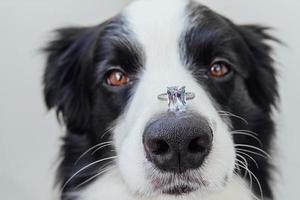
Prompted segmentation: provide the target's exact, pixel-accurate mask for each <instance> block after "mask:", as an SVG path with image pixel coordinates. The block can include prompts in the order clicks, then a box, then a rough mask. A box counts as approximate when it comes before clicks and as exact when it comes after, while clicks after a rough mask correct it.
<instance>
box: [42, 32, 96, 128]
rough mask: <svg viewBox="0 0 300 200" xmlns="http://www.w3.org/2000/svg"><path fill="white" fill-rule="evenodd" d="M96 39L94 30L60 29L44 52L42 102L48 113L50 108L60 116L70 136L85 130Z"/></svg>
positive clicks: (89, 106)
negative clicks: (44, 67) (43, 100)
mask: <svg viewBox="0 0 300 200" xmlns="http://www.w3.org/2000/svg"><path fill="white" fill-rule="evenodd" d="M98 35H99V34H98V27H92V28H65V29H60V30H57V31H56V38H55V39H54V40H53V41H51V42H50V43H49V44H48V46H47V47H46V48H45V52H46V54H47V62H46V69H45V73H44V96H45V102H46V104H47V107H48V109H51V108H53V107H54V108H55V109H56V111H57V113H58V114H60V113H61V114H62V116H63V120H64V123H65V124H66V126H67V128H68V130H70V131H72V132H74V133H82V132H84V131H86V129H87V128H88V127H89V125H88V123H89V121H90V120H89V118H90V110H91V99H92V98H91V95H92V92H91V91H92V90H91V87H92V80H93V78H94V77H92V74H93V73H92V71H93V70H94V54H95V48H96V46H97V37H98Z"/></svg>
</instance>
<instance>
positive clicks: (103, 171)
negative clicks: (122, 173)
mask: <svg viewBox="0 0 300 200" xmlns="http://www.w3.org/2000/svg"><path fill="white" fill-rule="evenodd" d="M111 163H113V162H110V164H111ZM110 164H108V165H110ZM114 168H116V166H113V167H108V168H107V167H106V166H105V167H103V170H101V171H100V172H98V173H97V174H95V175H94V176H92V177H90V178H88V179H87V180H85V181H83V182H82V183H80V184H78V185H77V186H76V187H75V188H74V189H75V190H77V189H78V188H80V187H81V186H83V185H85V184H87V183H89V182H91V181H92V180H94V179H95V178H97V177H99V176H100V175H102V174H104V173H105V172H107V171H110V170H112V169H114Z"/></svg>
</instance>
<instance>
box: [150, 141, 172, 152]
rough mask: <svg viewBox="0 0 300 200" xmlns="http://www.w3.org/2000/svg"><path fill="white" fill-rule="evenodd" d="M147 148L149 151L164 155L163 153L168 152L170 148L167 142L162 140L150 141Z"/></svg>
mask: <svg viewBox="0 0 300 200" xmlns="http://www.w3.org/2000/svg"><path fill="white" fill-rule="evenodd" d="M149 148H150V151H151V152H152V153H153V154H155V155H164V154H166V153H168V151H169V150H170V147H169V145H168V143H167V142H166V141H164V140H154V141H152V142H151V145H150V146H149Z"/></svg>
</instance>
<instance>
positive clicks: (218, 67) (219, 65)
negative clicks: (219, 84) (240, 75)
mask: <svg viewBox="0 0 300 200" xmlns="http://www.w3.org/2000/svg"><path fill="white" fill-rule="evenodd" d="M229 72H230V67H229V65H228V64H227V63H225V62H215V63H213V64H212V65H211V66H210V68H209V72H208V74H209V76H211V77H213V78H220V77H224V76H226V75H227V74H228V73H229Z"/></svg>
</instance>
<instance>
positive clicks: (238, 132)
mask: <svg viewBox="0 0 300 200" xmlns="http://www.w3.org/2000/svg"><path fill="white" fill-rule="evenodd" d="M230 133H231V134H232V135H245V136H249V137H252V138H254V139H255V140H256V141H257V142H258V143H259V145H260V146H263V144H262V142H261V140H260V139H259V138H258V137H257V136H255V135H252V134H251V133H248V132H242V131H231V132H230Z"/></svg>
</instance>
